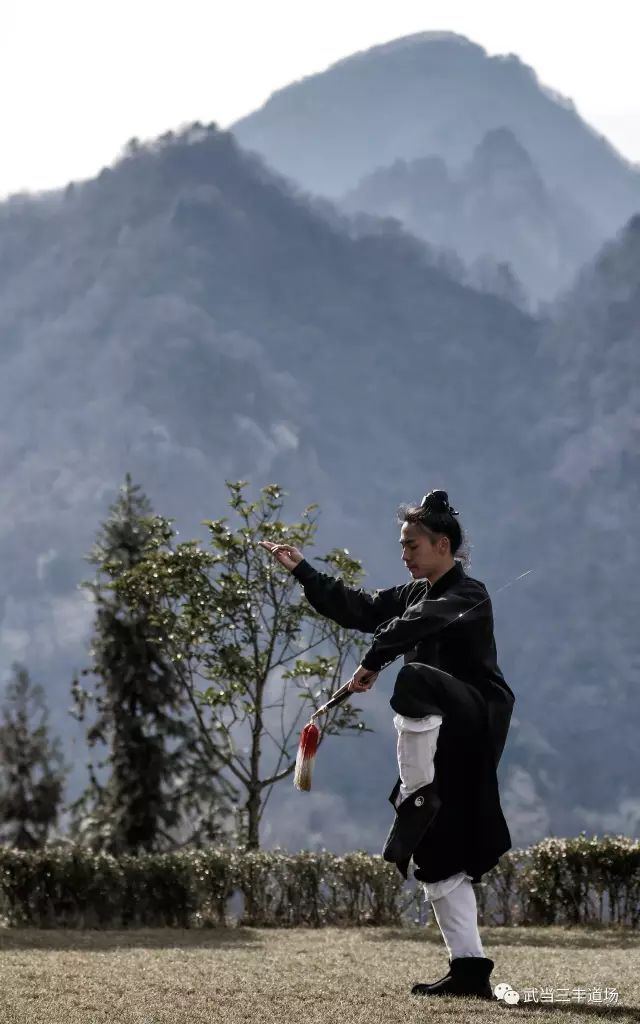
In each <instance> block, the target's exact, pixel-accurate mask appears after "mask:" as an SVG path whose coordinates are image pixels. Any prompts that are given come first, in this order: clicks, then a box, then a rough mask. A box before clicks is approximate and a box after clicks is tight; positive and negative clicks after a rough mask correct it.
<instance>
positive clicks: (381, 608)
mask: <svg viewBox="0 0 640 1024" xmlns="http://www.w3.org/2000/svg"><path fill="white" fill-rule="evenodd" d="M291 572H292V575H293V576H295V578H296V579H297V580H298V582H299V583H301V584H302V586H303V588H304V593H305V597H306V598H307V600H308V601H309V602H310V604H312V605H313V607H314V608H315V610H316V611H317V612H320V614H321V615H324V616H325V618H328V619H332V620H333V621H334V622H337V623H338V625H339V626H343V627H344V628H345V629H358V630H360V632H361V633H373V632H374V631H375V630H376V629H378V627H379V626H381V625H382V624H383V623H384V622H387V621H388V620H389V619H392V618H393V617H394V616H395V615H401V614H402V612H403V611H404V609H405V607H406V590H407V584H405V585H403V586H399V587H389V588H388V589H387V590H376V591H374V592H373V593H370V592H369V591H367V590H362V589H359V590H355V589H351V588H349V587H347V586H346V585H345V584H344V583H343V582H342V580H340V579H337V577H335V576H330V575H329V574H328V573H325V572H321V571H320V570H319V569H316V568H315V566H313V565H311V563H310V562H308V561H307V560H306V558H303V559H302V561H301V562H298V564H297V565H296V566H295V568H294V569H292V570H291Z"/></svg>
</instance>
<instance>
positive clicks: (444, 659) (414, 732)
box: [272, 491, 515, 999]
mask: <svg viewBox="0 0 640 1024" xmlns="http://www.w3.org/2000/svg"><path fill="white" fill-rule="evenodd" d="M454 515H457V512H455V510H454V509H452V508H451V506H450V505H449V504H448V497H447V494H446V492H445V491H433V492H431V493H430V494H429V495H425V497H424V498H423V501H422V504H421V506H419V507H413V508H412V509H410V511H409V512H408V513H407V519H406V520H405V522H404V523H403V526H402V531H401V538H400V543H401V544H402V547H403V559H404V560H405V562H406V564H407V566H408V567H410V569H411V571H412V575H413V577H414V578H413V580H412V581H411V582H409V583H406V584H404V585H401V586H396V587H390V588H388V589H385V590H378V591H375V593H373V594H370V593H369V592H367V591H366V590H363V589H358V590H356V589H350V588H348V587H346V586H345V584H344V583H343V582H342V581H341V580H339V579H337V578H336V577H332V576H329V575H328V574H327V573H323V572H321V571H319V570H317V569H315V568H314V566H312V565H311V564H310V563H309V562H308V561H306V559H304V557H302V556H301V553H300V552H296V549H289V551H290V552H295V555H296V556H300V560H298V561H297V562H296V563H295V565H293V567H292V568H291V571H292V574H293V575H294V576H295V578H296V579H297V580H298V581H299V582H300V583H301V584H302V586H303V588H304V592H305V596H306V597H307V599H308V600H309V601H310V603H311V604H312V605H313V607H314V608H315V609H316V611H318V612H319V613H320V614H322V615H325V616H326V617H327V618H330V619H332V620H333V621H334V622H337V623H338V624H339V625H340V626H342V627H344V628H346V629H357V630H360V631H362V632H366V633H373V641H372V643H371V646H370V647H369V650H368V651H367V653H366V654H365V655H364V657H363V658H362V661H361V665H360V667H359V668H358V669H357V671H356V672H355V673H354V675H353V677H352V680H351V684H352V686H351V688H352V690H353V692H364V691H366V690H368V689H369V688H370V687H371V685H373V682H374V681H375V678H376V676H377V674H378V673H379V672H380V670H381V669H382V668H384V667H386V666H387V665H389V664H391V662H393V661H394V660H395V659H396V658H397V657H398V656H399V655H400V654H402V655H403V660H404V665H403V667H402V668H401V669H400V671H399V672H398V675H397V677H396V681H395V686H394V691H393V695H392V697H391V700H390V704H391V707H392V708H393V710H394V711H395V712H396V717H395V719H394V723H395V725H396V728H397V730H398V761H399V777H398V779H397V781H396V784H395V786H394V788H393V790H392V792H391V794H390V797H389V799H390V801H391V803H392V805H393V807H394V809H395V820H394V822H393V825H392V828H391V831H390V833H389V836H388V838H387V841H386V843H385V847H384V850H383V856H384V857H385V859H387V860H389V861H392V862H393V863H395V864H396V865H397V867H398V869H399V870H400V872H401V873H402V875H403V877H404V878H406V877H407V871H408V866H409V862H410V860H411V858H413V862H414V865H415V872H414V877H415V878H417V879H418V880H419V881H421V882H423V883H424V887H425V893H426V896H427V898H428V899H430V901H431V904H432V908H433V910H434V914H435V917H436V920H437V922H438V924H439V926H440V930H441V932H442V935H443V938H444V940H445V944H446V946H447V949H448V951H449V973H448V974H447V975H446V976H445V977H444V978H442V979H440V981H438V982H435V983H432V984H426V983H421V984H418V985H415V986H414V987H413V989H412V992H414V993H415V994H420V995H427V994H429V995H431V994H433V995H437V994H447V993H450V994H460V995H479V996H482V997H484V998H489V999H491V998H493V994H492V991H491V988H490V985H489V980H488V979H489V974H490V973H491V969H492V968H493V961H492V960H490V959H489V958H488V957H485V956H484V951H483V949H482V944H481V941H480V936H479V933H478V930H477V907H476V903H475V893H474V892H473V888H472V884H473V883H477V882H480V880H481V877H482V875H483V874H484V873H485V872H487V871H489V870H490V869H491V868H493V867H494V866H495V865H496V864H497V862H498V860H499V858H500V857H501V856H502V854H503V853H505V852H506V851H507V850H509V849H510V848H511V837H510V834H509V829H508V827H507V823H506V821H505V818H504V815H503V812H502V808H501V806H500V798H499V792H498V780H497V768H498V764H499V761H500V757H501V755H502V751H503V749H504V745H505V741H506V737H507V732H508V729H509V723H510V719H511V714H512V709H513V705H514V701H515V696H514V694H513V692H512V690H511V689H510V687H509V686H508V685H507V683H506V681H505V679H504V677H503V675H502V673H501V671H500V669H499V667H498V663H497V654H496V644H495V639H494V634H493V613H492V608H491V601H490V598H489V595H488V593H487V590H486V587H485V586H484V584H483V583H481V582H480V581H478V580H475V579H473V578H472V577H471V576H468V575H467V574H466V573H465V571H464V568H463V566H462V564H461V562H460V561H459V560H456V559H455V558H454V557H453V555H454V553H455V551H456V550H457V548H458V547H459V545H460V538H461V531H460V530H459V528H458V524H457V523H455V522H454V520H453V516H454ZM452 524H453V525H452ZM274 547H275V548H278V547H281V548H283V549H284V552H285V554H286V551H287V545H280V546H278V545H275V546H274ZM272 550H273V548H272ZM274 553H275V552H274ZM283 564H286V562H285V563H283ZM403 757H404V763H403Z"/></svg>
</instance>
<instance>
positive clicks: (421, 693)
mask: <svg viewBox="0 0 640 1024" xmlns="http://www.w3.org/2000/svg"><path fill="white" fill-rule="evenodd" d="M389 704H390V705H391V707H392V708H393V710H394V711H395V712H396V713H397V714H399V715H406V716H407V717H409V718H425V717H426V716H427V715H439V714H442V707H441V706H440V703H439V701H438V696H437V693H436V687H435V685H434V682H433V677H432V676H430V675H429V673H428V672H425V671H421V670H420V669H419V668H418V667H417V666H415V665H412V664H411V663H409V664H407V665H403V666H402V668H401V669H400V671H399V672H398V675H397V676H396V681H395V685H394V688H393V694H392V696H391V699H390V701H389Z"/></svg>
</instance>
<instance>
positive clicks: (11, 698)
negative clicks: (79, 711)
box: [0, 662, 68, 850]
mask: <svg viewBox="0 0 640 1024" xmlns="http://www.w3.org/2000/svg"><path fill="white" fill-rule="evenodd" d="M12 671H13V673H14V678H13V679H12V680H10V681H9V683H8V684H7V687H6V690H5V704H4V706H3V708H2V721H1V724H0V841H1V842H3V843H6V844H7V845H9V846H14V847H17V848H18V849H20V850H35V849H38V848H40V847H42V846H44V844H45V843H46V841H47V839H48V837H49V832H50V829H51V828H53V827H55V825H56V823H57V819H58V812H59V809H60V802H61V800H62V793H63V788H64V777H65V773H66V771H67V770H68V766H67V765H65V763H64V759H63V757H62V754H61V751H60V741H59V739H58V738H57V737H56V738H55V740H53V741H52V740H50V738H49V729H48V712H47V708H46V705H45V700H44V691H43V688H42V687H41V686H40V685H39V684H37V683H36V684H34V683H32V682H31V679H30V677H29V673H28V671H27V669H26V668H25V667H24V665H22V664H20V663H19V662H14V663H13V665H12Z"/></svg>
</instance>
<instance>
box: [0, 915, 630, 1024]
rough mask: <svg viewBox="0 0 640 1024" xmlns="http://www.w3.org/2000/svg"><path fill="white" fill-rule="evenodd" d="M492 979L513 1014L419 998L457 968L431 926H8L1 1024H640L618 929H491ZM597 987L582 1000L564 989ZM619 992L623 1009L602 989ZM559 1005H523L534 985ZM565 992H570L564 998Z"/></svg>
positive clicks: (475, 1003)
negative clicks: (610, 1022) (510, 994)
mask: <svg viewBox="0 0 640 1024" xmlns="http://www.w3.org/2000/svg"><path fill="white" fill-rule="evenodd" d="M481 934H482V938H483V944H484V947H485V952H486V953H487V955H488V956H490V957H491V958H492V959H493V960H494V961H495V964H496V966H495V968H494V971H493V974H492V977H491V980H492V983H493V984H494V985H495V984H498V982H501V981H506V982H509V983H510V984H511V986H512V987H513V988H514V989H516V990H517V991H518V992H520V994H521V1002H520V1003H519V1004H518V1005H515V1006H509V1005H506V1004H505V1003H503V1002H500V1003H493V1004H492V1003H488V1002H486V1001H483V1000H473V999H461V998H456V997H453V996H448V997H433V996H432V997H423V998H416V997H415V996H411V995H410V994H409V990H410V987H411V985H412V984H413V983H414V982H415V981H435V980H436V979H437V978H440V977H442V975H443V974H445V972H446V968H447V957H446V951H445V948H444V945H443V943H442V939H441V937H440V933H439V932H438V931H437V930H435V928H434V924H433V922H430V924H429V926H428V927H426V928H421V929H419V928H418V927H415V928H414V927H407V928H403V929H388V928H382V929H373V928H371V929H349V930H346V929H345V930H340V929H336V928H324V929H318V930H315V931H312V930H305V929H293V930H283V929H278V930H273V931H271V930H266V929H257V928H229V929H213V930H206V931H178V930H173V929H171V930H169V929H166V930H144V931H133V932H99V931H85V932H81V931H71V930H69V931H38V930H34V929H10V930H0V1021H1V1022H2V1024H27V1022H28V1024H94V1022H95V1024H102V1022H105V1024H106V1022H112V1021H114V1022H121V1024H200V1022H218V1021H220V1022H223V1021H224V1022H225V1024H240V1022H247V1021H250V1022H252V1024H253V1022H265V1024H356V1022H358V1024H360V1022H362V1024H382V1022H384V1024H401V1022H402V1024H405V1022H408V1024H411V1022H414V1021H416V1022H417V1021H424V1020H434V1021H442V1022H444V1021H446V1022H448V1024H449V1022H451V1024H463V1022H464V1024H466V1022H474V1021H478V1022H479V1021H482V1022H488V1024H493V1022H494V1021H498V1020H504V1019H505V1017H508V1018H510V1019H511V1020H515V1021H517V1020H521V1019H522V1018H523V1017H524V1016H525V1015H529V1014H533V1015H534V1016H535V1019H536V1021H540V1022H546V1021H551V1020H556V1021H557V1022H561V1024H574V1022H578V1021H581V1022H583V1021H595V1020H596V1019H598V1018H600V1017H605V1016H606V1017H607V1018H609V1019H615V1021H616V1022H620V1024H622V1022H625V1024H626V1022H627V1021H629V1022H631V1021H634V1022H639V1021H640V935H638V933H637V932H635V933H634V932H631V931H628V930H627V931H616V930H613V929H602V930H600V929H586V928H584V929H583V928H581V929H564V928H558V927H554V928H530V929H522V928H482V929H481ZM580 987H581V988H583V989H586V990H587V993H588V995H591V999H589V998H588V996H585V1001H584V1002H582V1003H580V1002H578V1001H577V1000H576V998H575V997H573V998H570V999H569V1001H565V1000H563V1001H558V998H557V994H558V993H560V998H561V999H562V993H561V990H562V989H565V990H567V989H569V990H572V989H574V988H580ZM598 987H599V988H600V989H601V995H602V996H603V997H604V990H605V988H608V989H609V990H611V989H617V992H618V1000H617V1002H614V1003H605V1002H604V998H603V999H602V1002H600V1003H598V1002H594V1001H593V995H592V994H593V993H594V991H595V990H597V988H598ZM541 988H546V989H547V991H548V992H549V991H552V993H553V1002H551V1001H549V998H550V997H549V996H548V997H547V1001H546V1002H544V1001H543V1002H541V1001H538V1002H535V1001H533V1000H531V1001H527V1002H523V1001H522V998H523V992H524V990H525V989H529V990H532V989H536V990H537V992H536V994H537V995H538V998H540V996H539V993H540V989H541ZM565 995H566V992H565Z"/></svg>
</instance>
